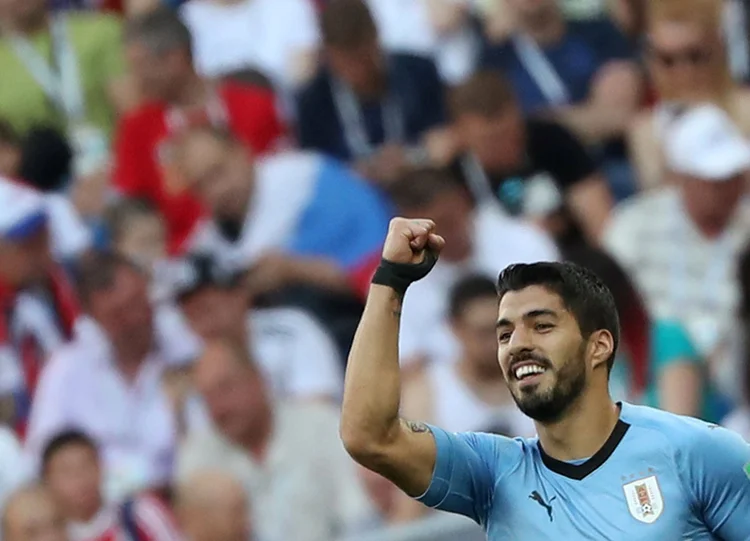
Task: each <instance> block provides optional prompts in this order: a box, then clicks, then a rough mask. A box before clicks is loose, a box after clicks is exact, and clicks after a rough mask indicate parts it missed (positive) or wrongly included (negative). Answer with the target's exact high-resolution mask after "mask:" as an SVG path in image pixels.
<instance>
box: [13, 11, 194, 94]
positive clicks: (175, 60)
mask: <svg viewBox="0 0 750 541" xmlns="http://www.w3.org/2000/svg"><path fill="white" fill-rule="evenodd" d="M0 1H2V0H0ZM125 56H126V60H127V63H128V67H129V68H130V72H131V73H132V74H133V76H134V77H135V80H136V82H137V84H138V87H139V89H140V91H141V92H142V93H143V94H144V96H147V97H148V98H150V99H153V100H160V101H165V102H167V103H169V102H172V101H173V100H174V99H175V98H176V96H178V95H179V92H180V91H181V89H182V85H183V83H184V81H185V76H186V72H187V71H189V63H187V62H186V59H185V57H186V55H185V53H184V52H183V51H180V50H178V49H175V50H172V51H166V52H163V53H156V52H154V51H152V50H151V49H150V48H149V47H147V46H146V45H144V44H143V43H140V42H138V41H136V40H133V41H131V42H129V43H127V44H126V45H125Z"/></svg>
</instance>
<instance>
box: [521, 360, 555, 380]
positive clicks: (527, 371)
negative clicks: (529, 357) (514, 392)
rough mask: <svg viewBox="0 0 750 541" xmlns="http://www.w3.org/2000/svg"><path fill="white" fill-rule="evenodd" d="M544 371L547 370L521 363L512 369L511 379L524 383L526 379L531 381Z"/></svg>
mask: <svg viewBox="0 0 750 541" xmlns="http://www.w3.org/2000/svg"><path fill="white" fill-rule="evenodd" d="M546 371H547V369H546V368H545V367H544V366H542V365H540V364H536V363H523V364H519V365H518V366H515V367H514V368H513V377H514V378H515V379H516V380H517V381H524V380H527V379H531V378H533V377H534V376H539V375H541V374H544V373H545V372H546Z"/></svg>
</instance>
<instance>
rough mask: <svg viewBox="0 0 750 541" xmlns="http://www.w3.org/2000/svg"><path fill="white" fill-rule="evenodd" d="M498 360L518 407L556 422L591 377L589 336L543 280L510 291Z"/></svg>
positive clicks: (501, 317)
mask: <svg viewBox="0 0 750 541" xmlns="http://www.w3.org/2000/svg"><path fill="white" fill-rule="evenodd" d="M497 338H498V344H499V345H498V352H497V355H498V360H499V362H500V367H501V368H502V371H503V374H504V376H505V379H506V381H507V382H508V388H509V389H510V392H511V394H512V395H513V399H514V400H515V401H516V404H518V407H519V409H520V410H521V411H522V412H523V413H525V414H526V415H528V416H529V417H531V418H532V419H534V420H537V421H540V422H554V421H555V420H557V419H559V418H560V417H562V416H563V415H564V413H565V412H566V410H567V409H568V408H569V407H570V406H571V404H573V403H574V402H575V401H576V399H577V398H578V397H579V396H580V395H581V393H582V391H583V389H584V388H585V386H586V382H587V369H586V365H587V359H586V358H585V352H586V341H585V340H584V339H583V337H582V336H581V331H580V329H579V327H578V324H577V323H576V320H575V318H574V317H573V315H572V314H571V313H570V312H568V311H567V310H566V309H565V307H564V306H563V304H562V301H561V299H560V297H559V296H558V295H556V294H555V293H552V292H550V291H549V290H547V289H545V288H543V287H541V286H531V287H527V288H525V289H523V290H520V291H510V292H508V293H506V294H505V295H504V296H503V298H502V299H501V301H500V307H499V310H498V320H497Z"/></svg>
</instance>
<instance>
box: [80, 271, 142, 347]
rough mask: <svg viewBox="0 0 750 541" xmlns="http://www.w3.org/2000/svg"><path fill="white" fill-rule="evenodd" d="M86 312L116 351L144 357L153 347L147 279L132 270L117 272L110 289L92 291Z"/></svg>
mask: <svg viewBox="0 0 750 541" xmlns="http://www.w3.org/2000/svg"><path fill="white" fill-rule="evenodd" d="M89 312H90V313H91V316H92V317H93V318H94V319H95V320H96V321H97V323H99V325H101V327H102V329H104V332H105V333H106V334H107V336H108V337H109V339H110V340H111V341H112V343H113V345H114V346H115V349H116V350H117V351H120V352H132V353H133V354H134V355H136V356H145V355H146V354H147V353H148V352H149V351H150V350H151V346H152V344H153V336H154V328H153V310H152V308H151V301H150V299H149V291H148V280H147V278H146V277H145V276H143V275H142V274H140V273H139V272H137V271H135V270H134V269H131V268H127V267H122V268H120V269H118V271H117V273H116V275H115V280H114V283H113V284H112V287H110V288H107V289H104V290H101V291H95V292H94V293H93V294H92V295H91V298H90V300H89Z"/></svg>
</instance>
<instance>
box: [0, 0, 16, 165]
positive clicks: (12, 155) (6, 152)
mask: <svg viewBox="0 0 750 541" xmlns="http://www.w3.org/2000/svg"><path fill="white" fill-rule="evenodd" d="M0 1H2V0H0ZM20 165H21V150H20V149H19V148H18V147H17V146H16V145H12V144H10V143H3V142H0V175H2V176H5V177H10V178H15V177H16V176H18V168H19V167H20Z"/></svg>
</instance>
